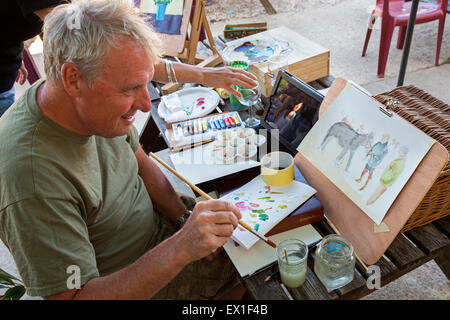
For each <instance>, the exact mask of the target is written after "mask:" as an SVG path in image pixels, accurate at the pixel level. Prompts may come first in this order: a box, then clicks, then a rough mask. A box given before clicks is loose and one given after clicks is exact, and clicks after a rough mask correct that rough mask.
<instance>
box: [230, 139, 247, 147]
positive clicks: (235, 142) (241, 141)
mask: <svg viewBox="0 0 450 320" xmlns="http://www.w3.org/2000/svg"><path fill="white" fill-rule="evenodd" d="M244 143H245V141H244V139H242V138H239V137H233V138H231V139H230V140H228V145H229V146H230V147H233V148H238V147H239V146H241V145H243V144H244Z"/></svg>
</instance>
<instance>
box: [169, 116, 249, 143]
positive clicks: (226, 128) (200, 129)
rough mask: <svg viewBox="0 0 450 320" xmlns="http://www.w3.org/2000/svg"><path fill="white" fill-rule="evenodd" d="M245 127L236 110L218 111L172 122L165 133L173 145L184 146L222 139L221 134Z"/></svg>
mask: <svg viewBox="0 0 450 320" xmlns="http://www.w3.org/2000/svg"><path fill="white" fill-rule="evenodd" d="M241 128H244V124H243V122H242V120H241V117H240V116H239V113H238V112H236V111H233V112H226V113H216V114H214V115H211V116H206V117H202V118H197V119H192V120H187V121H182V122H178V123H175V124H172V128H171V129H167V130H166V132H165V134H166V137H167V139H168V140H169V142H170V144H171V145H170V146H171V147H177V146H184V145H188V144H191V143H197V142H202V141H207V140H211V139H220V135H223V134H224V133H225V132H231V131H234V130H236V129H241Z"/></svg>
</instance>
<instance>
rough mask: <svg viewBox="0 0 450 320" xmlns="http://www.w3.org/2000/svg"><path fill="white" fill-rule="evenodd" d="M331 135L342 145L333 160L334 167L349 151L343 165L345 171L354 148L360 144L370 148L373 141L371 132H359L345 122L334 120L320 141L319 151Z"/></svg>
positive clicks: (323, 147) (339, 163) (338, 164)
mask: <svg viewBox="0 0 450 320" xmlns="http://www.w3.org/2000/svg"><path fill="white" fill-rule="evenodd" d="M333 137H334V138H336V139H337V143H338V144H339V146H340V147H342V151H341V152H340V153H339V154H338V155H337V157H336V159H335V160H334V165H335V166H336V167H339V166H340V165H341V164H342V161H343V159H344V157H345V155H346V154H347V152H350V157H349V159H348V161H347V164H346V167H345V171H347V170H348V167H349V166H350V163H351V161H352V158H353V154H354V153H355V151H356V149H358V148H359V147H360V146H363V147H365V148H366V149H370V147H371V145H372V141H373V132H370V133H368V134H364V133H360V132H358V131H356V130H355V129H353V128H352V127H351V126H350V125H348V124H347V123H345V122H336V123H334V124H333V125H332V126H331V127H330V129H328V132H327V134H326V135H325V137H324V138H323V140H322V143H321V144H320V146H319V148H320V151H323V150H324V149H325V147H326V145H327V144H328V143H329V142H330V140H331V138H333Z"/></svg>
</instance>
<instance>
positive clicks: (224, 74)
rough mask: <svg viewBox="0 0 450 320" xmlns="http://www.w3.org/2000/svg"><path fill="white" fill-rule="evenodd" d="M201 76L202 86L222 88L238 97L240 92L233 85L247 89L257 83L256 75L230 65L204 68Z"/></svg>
mask: <svg viewBox="0 0 450 320" xmlns="http://www.w3.org/2000/svg"><path fill="white" fill-rule="evenodd" d="M202 76H203V80H202V84H203V85H204V86H207V87H214V88H222V89H225V90H227V91H228V92H230V93H231V94H234V95H236V96H239V97H240V96H241V94H240V93H239V92H237V91H236V90H235V89H234V86H235V85H239V86H243V87H246V88H248V89H250V88H254V87H256V86H257V85H258V82H257V81H256V77H255V76H254V75H253V74H251V73H249V72H247V71H245V70H241V69H235V68H230V67H220V68H204V69H203V74H202Z"/></svg>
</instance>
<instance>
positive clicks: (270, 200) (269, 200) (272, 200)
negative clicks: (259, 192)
mask: <svg viewBox="0 0 450 320" xmlns="http://www.w3.org/2000/svg"><path fill="white" fill-rule="evenodd" d="M266 202H275V200H266Z"/></svg>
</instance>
